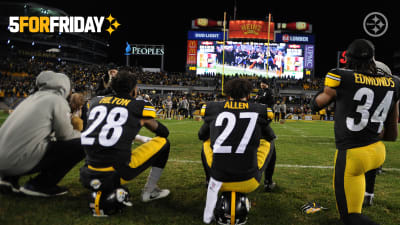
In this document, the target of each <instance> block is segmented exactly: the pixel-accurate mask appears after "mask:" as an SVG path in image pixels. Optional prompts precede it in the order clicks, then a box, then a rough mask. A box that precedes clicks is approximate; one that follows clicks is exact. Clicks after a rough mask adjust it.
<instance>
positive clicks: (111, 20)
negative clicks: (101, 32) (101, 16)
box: [106, 14, 121, 36]
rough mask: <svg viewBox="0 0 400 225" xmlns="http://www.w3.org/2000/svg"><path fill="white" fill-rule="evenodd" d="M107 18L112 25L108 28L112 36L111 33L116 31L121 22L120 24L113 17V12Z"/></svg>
mask: <svg viewBox="0 0 400 225" xmlns="http://www.w3.org/2000/svg"><path fill="white" fill-rule="evenodd" d="M106 20H108V22H109V23H110V26H109V27H108V28H107V29H106V31H107V32H108V33H110V36H111V33H112V32H114V31H115V30H116V29H117V28H118V27H119V26H120V25H121V24H119V23H118V21H117V19H115V18H114V17H112V16H111V14H110V15H109V16H108V17H107V18H106Z"/></svg>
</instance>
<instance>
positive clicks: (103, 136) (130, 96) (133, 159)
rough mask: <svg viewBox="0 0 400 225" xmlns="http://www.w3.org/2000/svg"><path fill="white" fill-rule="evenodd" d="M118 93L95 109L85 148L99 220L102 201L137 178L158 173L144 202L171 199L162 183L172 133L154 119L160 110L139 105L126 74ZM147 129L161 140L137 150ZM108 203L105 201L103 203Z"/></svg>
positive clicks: (85, 178) (115, 83) (87, 181)
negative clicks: (138, 136) (138, 137)
mask: <svg viewBox="0 0 400 225" xmlns="http://www.w3.org/2000/svg"><path fill="white" fill-rule="evenodd" d="M111 87H112V89H113V93H112V94H111V95H108V96H104V97H97V98H95V99H94V100H93V101H92V102H91V104H90V111H89V114H88V123H87V129H86V130H85V131H84V132H82V135H81V143H82V145H83V146H84V149H85V152H86V155H87V156H86V164H85V166H84V167H82V168H81V182H82V184H83V185H84V186H85V187H87V188H89V189H91V190H93V191H95V192H96V193H97V194H96V197H95V201H96V200H97V202H98V203H99V202H100V204H97V205H96V204H94V207H92V208H93V211H94V215H97V216H100V215H102V214H107V213H106V212H103V213H102V211H101V210H102V207H103V206H102V205H101V203H102V201H103V200H104V199H106V198H108V194H109V193H111V194H112V193H114V190H116V189H118V188H121V183H124V182H126V181H128V180H131V179H133V178H135V177H136V176H137V175H139V174H140V173H141V172H143V171H144V170H145V169H147V168H148V167H150V166H151V167H152V168H151V171H150V174H149V177H148V180H147V183H146V185H145V187H144V189H143V192H142V201H143V202H147V201H151V200H155V199H158V198H163V197H166V196H167V195H168V194H169V190H167V189H163V190H161V189H159V188H158V187H157V182H158V180H159V178H160V176H161V173H162V170H163V168H164V167H165V165H166V163H167V160H168V155H169V142H168V140H167V137H168V134H169V131H168V129H167V128H166V127H165V126H164V125H163V124H161V123H159V122H158V121H156V120H155V119H154V118H155V117H156V113H155V108H154V106H152V105H151V103H149V102H147V101H144V100H136V99H135V96H136V91H137V88H136V79H135V78H134V75H133V74H130V73H128V72H124V71H121V72H119V73H118V74H117V76H116V77H115V78H114V79H113V80H112V83H111ZM142 126H145V127H146V128H147V129H149V130H150V131H152V132H154V133H155V134H156V137H154V138H152V139H151V140H150V141H148V142H147V143H145V144H142V145H140V146H139V147H137V148H135V149H133V150H132V149H131V146H132V141H133V140H134V138H135V136H136V134H137V133H138V132H139V130H140V129H141V128H142ZM103 202H105V200H104V201H103Z"/></svg>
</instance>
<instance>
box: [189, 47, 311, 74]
mask: <svg viewBox="0 0 400 225" xmlns="http://www.w3.org/2000/svg"><path fill="white" fill-rule="evenodd" d="M223 48H224V49H225V51H224V54H223V51H222V50H223ZM313 57H314V46H313V45H308V44H307V45H306V44H291V43H270V44H269V46H268V45H267V43H258V42H234V41H227V42H226V43H225V46H224V45H223V42H219V41H198V43H197V60H196V61H197V62H196V63H197V65H196V74H198V75H214V74H218V73H219V74H222V73H224V74H225V75H236V74H238V75H257V76H263V77H267V76H268V77H286V78H288V77H290V78H294V79H302V78H303V76H304V74H305V72H306V71H310V70H312V69H313V68H312V67H313V64H314V63H313ZM310 58H311V59H310ZM310 60H311V62H310ZM223 62H224V63H225V65H224V66H223ZM267 68H268V72H267Z"/></svg>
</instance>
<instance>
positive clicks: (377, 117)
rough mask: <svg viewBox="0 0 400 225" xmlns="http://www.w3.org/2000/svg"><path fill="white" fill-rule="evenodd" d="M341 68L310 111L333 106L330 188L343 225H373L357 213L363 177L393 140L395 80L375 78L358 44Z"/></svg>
mask: <svg viewBox="0 0 400 225" xmlns="http://www.w3.org/2000/svg"><path fill="white" fill-rule="evenodd" d="M346 58H347V69H332V70H331V71H330V72H328V74H327V75H326V78H325V88H324V90H323V91H322V92H320V93H318V94H317V95H316V96H315V97H314V99H313V101H312V107H313V109H314V111H316V110H318V109H321V108H323V107H324V106H326V105H328V104H329V103H330V102H331V101H336V111H335V128H334V129H335V139H336V147H337V151H336V155H335V171H334V189H335V196H336V203H337V207H338V210H339V213H340V217H341V220H342V221H343V222H344V223H345V224H346V225H350V224H351V225H372V224H373V225H376V224H377V223H376V222H373V221H371V220H370V219H369V218H367V217H366V216H364V215H362V214H361V208H362V203H363V199H364V192H365V177H364V174H365V173H366V172H367V171H369V170H372V169H376V168H378V167H379V166H380V165H382V164H383V162H384V161H385V154H386V152H385V145H384V144H383V143H382V142H381V140H386V141H395V140H396V138H397V118H398V114H399V110H398V108H399V101H398V100H399V81H398V80H397V79H394V78H393V77H392V76H389V75H382V74H378V73H377V70H376V65H375V62H374V46H373V44H372V43H371V42H369V41H367V40H364V39H357V40H355V41H353V42H352V43H351V44H350V45H349V47H348V49H347V55H346Z"/></svg>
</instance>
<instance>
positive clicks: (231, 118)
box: [213, 112, 258, 154]
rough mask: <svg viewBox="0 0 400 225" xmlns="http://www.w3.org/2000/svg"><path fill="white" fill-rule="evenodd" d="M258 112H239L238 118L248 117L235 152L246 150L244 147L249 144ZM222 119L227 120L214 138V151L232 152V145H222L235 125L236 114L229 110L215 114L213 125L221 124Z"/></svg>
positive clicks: (240, 152)
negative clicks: (223, 127)
mask: <svg viewBox="0 0 400 225" xmlns="http://www.w3.org/2000/svg"><path fill="white" fill-rule="evenodd" d="M257 118H258V113H255V112H241V113H239V119H250V121H249V123H248V125H247V128H246V130H245V132H244V134H243V137H242V139H241V140H240V143H239V146H238V147H237V149H236V151H235V153H236V154H243V153H244V152H245V151H246V147H247V145H248V144H249V141H250V139H251V136H252V135H253V132H254V128H255V127H256V124H257ZM224 120H227V123H226V127H225V129H224V130H223V131H222V132H221V134H220V135H219V136H218V137H217V138H216V139H215V143H214V145H213V152H214V153H232V146H226V145H222V144H223V143H224V141H225V140H226V139H227V138H228V137H229V135H230V134H231V133H232V131H233V129H234V128H235V125H236V116H235V114H233V113H231V112H222V113H220V114H219V115H218V116H217V119H216V121H215V126H216V127H220V126H222V124H223V122H224Z"/></svg>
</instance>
